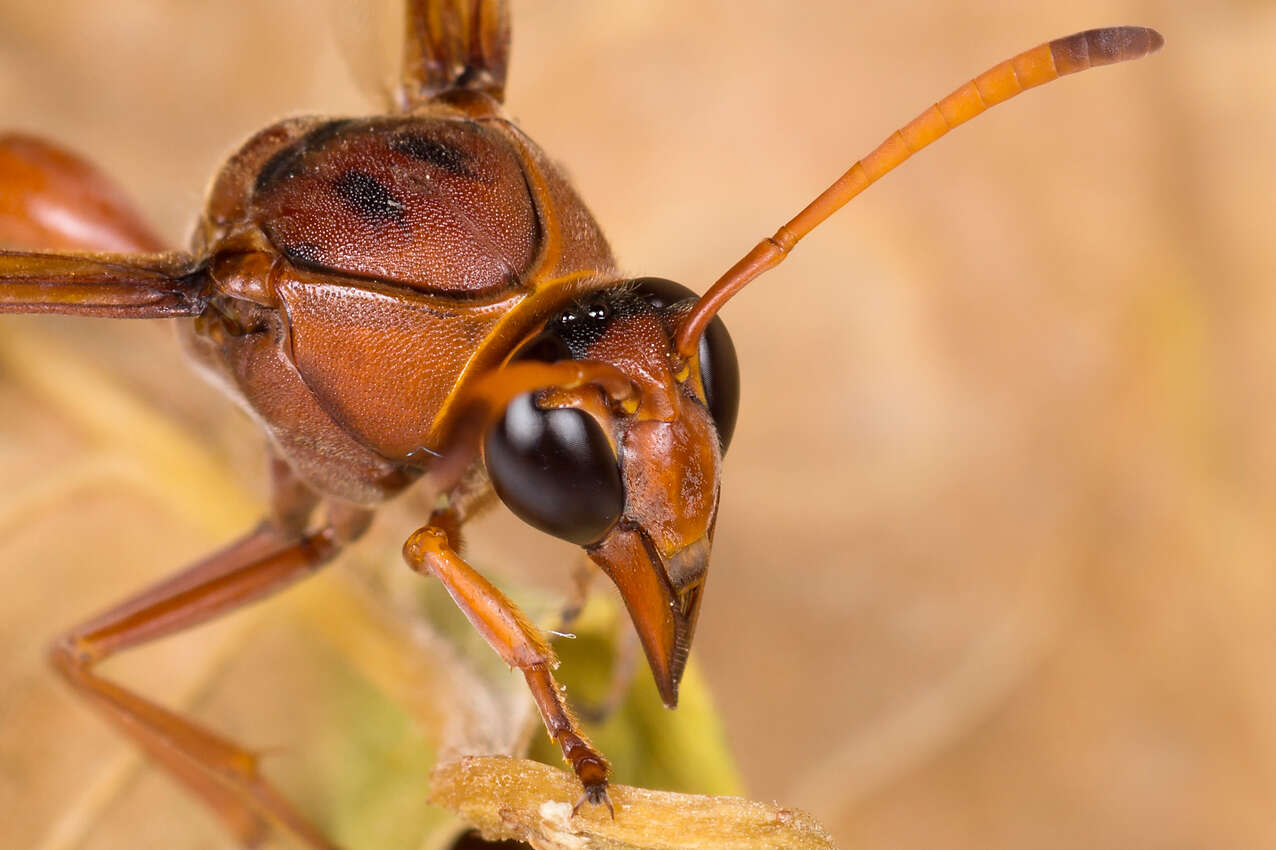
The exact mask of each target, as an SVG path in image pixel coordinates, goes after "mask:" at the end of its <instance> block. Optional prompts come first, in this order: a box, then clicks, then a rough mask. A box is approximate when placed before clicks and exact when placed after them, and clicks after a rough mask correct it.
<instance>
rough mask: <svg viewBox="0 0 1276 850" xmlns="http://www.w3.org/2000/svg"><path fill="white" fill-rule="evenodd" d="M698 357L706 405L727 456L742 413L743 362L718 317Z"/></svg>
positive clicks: (703, 340)
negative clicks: (741, 371) (741, 380)
mask: <svg viewBox="0 0 1276 850" xmlns="http://www.w3.org/2000/svg"><path fill="white" fill-rule="evenodd" d="M699 354H700V383H702V384H704V396H705V404H706V405H707V406H708V408H709V415H711V416H712V417H713V424H714V425H716V426H718V440H719V441H720V442H721V443H722V453H723V454H724V455H725V454H726V453H727V445H728V444H729V443H730V442H731V435H732V434H734V433H735V420H736V415H737V414H739V412H740V361H739V360H737V359H736V356H735V344H734V343H732V342H731V334H729V333H727V326H726V325H724V324H723V323H722V319H720V318H718V317H717V316H714V317H713V320H712V321H711V322H709V327H707V328H705V332H704V336H702V337H700V350H699Z"/></svg>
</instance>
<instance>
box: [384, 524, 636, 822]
mask: <svg viewBox="0 0 1276 850" xmlns="http://www.w3.org/2000/svg"><path fill="white" fill-rule="evenodd" d="M457 521H458V520H457V518H456V516H455V515H452V514H450V512H446V511H445V512H440V513H438V514H436V515H435V516H434V517H432V518H431V521H430V525H428V526H426V527H425V528H422V529H420V530H418V531H417V532H415V533H414V534H413V535H412V536H411V537H409V538H408V541H407V543H405V544H404V545H403V557H404V558H405V559H406V560H407V562H408V565H409V566H411V567H412V569H413V570H415V571H416V572H418V573H421V574H422V575H431V576H434V577H435V578H437V579H439V581H441V582H443V586H444V587H446V588H447V592H448V593H449V594H450V595H451V597H452V600H453V601H454V602H456V604H457V606H458V607H459V608H460V609H461V612H462V613H463V614H465V616H466V618H467V619H468V620H469V621H470V623H471V624H472V625H473V626H474V628H476V629H477V630H478V631H479V634H481V635H483V637H484V638H485V639H486V640H487V642H488V644H489V645H490V646H491V647H492V649H494V650H496V653H497V654H498V655H500V656H501V658H503V659H504V660H505V663H507V664H509V665H510V667H517V668H518V669H520V670H522V671H523V676H524V677H525V678H526V679H527V686H528V687H529V688H530V689H531V691H532V698H533V699H535V700H536V705H537V707H538V708H539V709H540V713H541V719H542V720H544V721H545V728H546V730H548V732H549V736H550V738H552V739H553V740H554V741H555V742H556V743H557V744H558V745H559V747H561V748H562V750H563V758H564V759H566V760H567V762H568V763H569V764H570V765H571V766H572V769H573V770H575V771H576V776H577V777H578V778H579V779H580V781H581V784H582V785H584V787H585V794H584V796H583V797H581V799H580V800H579V801H578V802H577V803H576V808H580V806H581V804H583V803H584V802H585V801H586V800H588V801H589V802H591V803H595V804H605V805H606V806H607V808H608V810H611V808H612V806H611V801H610V800H609V799H608V797H607V777H608V775H609V773H610V767H609V765H608V764H607V759H605V758H604V757H603V755H602V753H600V752H598V750H597V749H595V748H594V745H593V744H591V743H590V742H589V739H588V738H586V737H585V733H584V731H583V730H582V729H581V728H580V724H579V723H578V722H577V720H576V718H575V717H574V716H573V715H572V713H571V709H570V708H568V706H567V701H566V700H565V699H564V698H563V689H562V687H561V686H560V685H559V684H558V683H557V682H556V681H555V680H554V676H553V674H551V673H550V670H552V669H553V668H554V667H556V666H557V664H558V660H557V659H556V658H555V657H554V651H553V650H552V649H550V646H549V644H548V643H547V642H546V640H545V638H544V636H543V635H542V634H541V633H540V631H539V630H538V629H537V628H536V627H535V626H533V625H532V624H531V623H530V622H528V620H527V618H526V617H525V616H524V615H523V612H522V611H520V610H519V609H518V606H516V605H515V604H514V603H513V602H512V601H511V600H510V599H509V597H507V596H506V595H505V594H503V593H501V592H500V591H499V590H497V589H496V587H495V586H494V585H493V584H492V583H491V582H490V581H488V580H487V579H485V578H484V577H483V576H482V575H480V574H479V573H478V571H477V570H475V569H474V568H473V567H471V566H470V565H469V564H467V563H466V562H465V561H463V560H462V559H461V557H460V556H459V555H457V554H456V552H455V551H454V549H453V547H452V544H451V542H450V541H449V540H448V534H447V531H445V530H444V529H445V528H447V527H448V526H454V525H456V524H457ZM614 814H615V813H614V811H613V815H614Z"/></svg>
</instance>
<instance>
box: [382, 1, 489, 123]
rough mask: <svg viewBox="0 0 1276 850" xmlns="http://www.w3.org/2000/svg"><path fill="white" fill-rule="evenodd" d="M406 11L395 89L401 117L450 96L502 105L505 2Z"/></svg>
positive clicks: (436, 4)
mask: <svg viewBox="0 0 1276 850" xmlns="http://www.w3.org/2000/svg"><path fill="white" fill-rule="evenodd" d="M406 5H407V19H406V24H407V26H406V27H405V28H404V36H405V39H404V45H403V74H402V80H401V83H400V89H399V105H400V108H401V109H402V110H403V111H405V112H407V111H410V110H411V109H413V108H414V107H417V106H420V105H421V104H423V103H426V102H428V101H429V100H430V99H432V98H434V97H437V96H439V95H441V94H447V93H449V92H454V91H465V90H471V91H480V92H483V93H484V94H487V95H489V96H490V97H492V98H495V99H496V100H497V101H498V102H499V101H501V100H504V99H505V74H506V71H507V69H508V68H509V51H510V13H509V3H508V2H507V0H408V2H407V4H406Z"/></svg>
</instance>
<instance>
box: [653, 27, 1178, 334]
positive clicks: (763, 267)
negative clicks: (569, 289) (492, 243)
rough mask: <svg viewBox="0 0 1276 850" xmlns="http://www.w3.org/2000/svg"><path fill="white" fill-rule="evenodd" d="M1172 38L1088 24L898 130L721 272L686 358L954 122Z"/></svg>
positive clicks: (695, 311) (695, 314) (685, 325)
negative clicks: (855, 202) (814, 237)
mask: <svg viewBox="0 0 1276 850" xmlns="http://www.w3.org/2000/svg"><path fill="white" fill-rule="evenodd" d="M1164 43H1165V39H1163V38H1162V37H1161V34H1160V33H1158V32H1157V31H1156V30H1151V29H1147V28H1145V27H1108V28H1107V29H1098V30H1086V31H1085V32H1080V33H1077V34H1076V35H1070V36H1067V37H1066V38H1056V39H1055V40H1054V41H1051V42H1047V43H1046V44H1042V45H1039V46H1037V47H1034V48H1032V49H1031V50H1025V51H1024V52H1023V53H1020V54H1019V55H1018V56H1015V57H1013V58H1011V59H1007V60H1006V61H1005V62H1002V63H1001V64H1000V65H996V66H994V67H992V68H989V69H988V70H987V71H984V72H983V73H982V74H980V75H979V76H978V77H975V78H974V79H973V80H971V81H970V82H968V83H966V84H965V85H963V86H961V87H960V88H958V89H957V90H956V91H954V92H953V93H952V94H950V95H948V97H945V98H944V99H943V100H941V101H939V102H938V103H936V104H934V105H933V106H931V107H930V108H929V109H927V110H926V111H925V112H923V113H922V114H921V115H918V116H917V117H916V118H914V119H913V120H912V121H910V122H909V123H908V124H907V125H905V126H904V127H902V128H900V129H899V130H896V131H895V132H894V133H892V134H891V135H890V137H888V138H887V139H886V141H884V142H882V143H881V144H880V145H878V146H877V149H876V150H874V151H873V152H872V153H870V154H869V155H868V156H866V157H864V158H863V159H861V160H860V161H859V162H857V163H855V164H854V165H852V166H851V167H850V170H848V171H847V172H846V173H845V174H843V175H842V176H841V177H840V178H838V180H837V182H836V183H834V184H833V185H832V186H829V187H828V188H827V189H825V190H824V192H823V194H821V195H820V196H819V197H818V198H816V199H815V200H814V201H812V202H811V203H810V204H809V205H808V206H807V207H806V209H804V210H802V211H801V212H800V213H798V214H797V215H796V216H794V217H793V219H792V220H791V221H790V222H789V223H787V224H785V225H784V226H783V227H781V228H780V229H779V230H777V231H776V232H775V235H774V236H772V237H770V238H768V239H763V240H762V241H761V242H759V243H758V244H757V247H755V248H754V249H753V250H752V251H750V252H749V253H747V254H745V255H744V257H743V259H741V260H740V261H739V262H738V263H736V264H735V265H734V266H732V267H731V268H730V269H729V270H727V273H726V274H724V275H723V276H722V277H720V278H718V280H717V282H716V283H714V284H713V286H711V287H709V290H708V291H707V292H706V293H705V294H704V295H702V296H701V297H700V299H699V300H698V301H697V302H696V303H695V306H694V307H692V308H691V311H690V312H689V313H687V315H686V316H685V317H684V318H683V320H682V324H681V325H680V326H679V328H678V336H677V340H676V343H677V350H678V354H679V356H681V357H684V358H686V357H690V356H691V355H692V354H693V353H695V350H696V346H697V345H699V343H700V335H701V334H703V333H704V329H705V328H706V327H708V325H709V321H710V320H711V319H712V318H713V317H714V316H715V315H717V313H718V311H719V310H720V309H722V305H723V304H725V303H727V301H728V300H729V299H730V298H731V296H733V295H735V294H736V293H737V292H739V291H740V290H741V289H743V288H744V287H745V286H746V285H747V284H748V283H749V281H751V280H753V279H754V278H755V277H757V276H758V275H760V274H762V273H763V272H765V271H767V270H768V269H772V268H775V267H776V266H778V265H779V264H780V263H781V262H783V261H784V258H785V257H787V256H788V254H789V251H791V250H793V246H794V245H796V244H797V243H798V242H799V241H800V240H801V239H802V237H804V236H806V235H807V234H808V233H810V232H811V231H812V230H814V229H815V228H816V227H818V226H819V225H820V224H821V223H822V222H823V221H824V220H825V219H827V218H828V217H829V216H831V215H832V214H833V213H835V212H837V211H838V210H840V209H841V208H842V207H843V206H844V205H845V204H846V202H847V201H849V200H850V199H851V198H854V197H855V196H856V195H858V194H859V193H860V192H862V191H864V190H865V189H867V188H868V187H869V186H871V185H873V183H875V182H876V181H877V180H878V179H879V178H881V177H882V176H883V175H885V174H886V173H887V172H889V171H890V170H891V169H893V168H895V166H897V165H899V164H900V163H902V162H903V161H904V160H906V159H908V158H909V157H910V156H912V155H913V154H915V153H916V152H917V151H919V150H921V149H922V148H924V147H926V146H927V145H929V144H930V143H931V142H933V141H935V140H936V139H938V138H939V137H940V136H942V135H944V134H945V133H947V132H948V131H949V130H951V129H953V128H954V127H956V126H957V125H959V124H964V123H966V122H967V121H969V120H970V119H971V118H974V117H975V116H976V115H978V114H979V113H981V112H983V111H984V110H985V109H987V108H988V107H990V106H995V105H996V104H998V103H1001V102H1002V101H1004V100H1009V99H1010V98H1012V97H1014V96H1015V95H1017V94H1019V93H1020V92H1022V91H1025V90H1026V89H1030V88H1033V87H1035V86H1039V85H1042V84H1043V83H1048V82H1050V81H1051V80H1054V79H1057V78H1059V77H1062V76H1064V75H1065V74H1075V73H1076V72H1077V71H1084V70H1085V69H1086V68H1092V67H1095V66H1097V65H1111V64H1113V63H1115V62H1124V61H1126V60H1127V59H1138V58H1140V57H1143V56H1146V55H1147V54H1149V53H1151V52H1153V51H1154V50H1157V49H1158V48H1160V46H1161V45H1162V44H1164Z"/></svg>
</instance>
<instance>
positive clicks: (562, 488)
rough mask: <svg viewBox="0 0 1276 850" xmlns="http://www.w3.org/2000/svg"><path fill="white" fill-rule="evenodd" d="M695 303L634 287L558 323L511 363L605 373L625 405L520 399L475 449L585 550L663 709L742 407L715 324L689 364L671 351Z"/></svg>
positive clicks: (687, 643) (521, 507) (536, 519)
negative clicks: (614, 373) (605, 581)
mask: <svg viewBox="0 0 1276 850" xmlns="http://www.w3.org/2000/svg"><path fill="white" fill-rule="evenodd" d="M694 299H695V295H694V293H692V292H691V291H690V290H688V289H686V288H685V287H682V286H680V285H679V284H676V283H673V282H672V281H667V280H661V279H657V278H643V279H639V280H636V281H632V282H628V283H624V284H620V285H618V286H617V287H614V288H612V289H608V290H603V291H600V292H596V293H593V294H592V295H590V296H586V297H585V298H583V299H581V300H579V301H577V302H576V303H574V304H572V305H571V306H570V307H568V308H567V309H565V310H563V311H561V312H560V313H558V314H557V315H555V316H554V317H553V318H551V319H550V321H549V322H548V323H547V324H546V326H545V328H544V329H543V330H541V331H540V332H539V333H538V334H537V335H536V336H533V337H532V338H531V339H530V340H528V341H527V342H526V343H524V344H523V345H522V346H520V347H519V349H518V350H517V351H516V352H515V354H514V356H513V359H515V360H519V359H533V360H545V361H557V360H567V359H576V360H595V361H600V362H604V363H609V364H611V365H613V366H615V367H616V368H617V369H619V370H620V371H621V372H623V373H624V374H625V375H626V376H627V377H628V378H629V379H630V381H631V382H632V383H633V385H634V388H635V390H636V393H635V395H634V396H633V398H631V399H629V400H626V401H625V402H622V403H621V404H620V405H615V404H612V403H610V402H608V401H607V400H606V399H605V398H604V397H603V395H602V394H601V393H599V392H597V391H596V390H594V389H592V388H589V387H586V388H582V389H578V390H572V391H570V392H566V391H560V390H550V391H546V392H542V393H539V394H536V393H527V394H525V395H523V396H519V397H518V398H516V399H514V400H513V401H512V402H511V403H510V404H509V405H508V407H507V408H506V411H505V415H504V417H503V418H502V420H501V421H500V422H499V423H498V424H497V425H496V427H494V428H492V429H491V430H490V431H489V432H488V434H487V436H486V439H485V441H484V459H485V462H486V465H487V469H488V473H489V474H490V476H491V478H492V483H493V485H494V487H495V488H496V492H497V493H498V495H500V497H501V499H502V500H503V501H504V502H505V503H506V504H507V505H508V506H509V507H510V509H511V510H513V511H514V512H515V513H516V514H518V515H519V516H520V517H522V518H523V519H524V520H525V521H527V522H528V523H529V524H531V525H534V526H536V527H537V528H540V529H541V530H543V531H546V532H548V533H550V534H553V535H555V536H557V537H561V538H563V539H565V540H570V541H572V542H574V543H578V544H580V545H581V546H583V547H584V548H585V551H586V552H587V553H588V554H589V556H590V558H592V559H593V561H594V562H595V563H596V564H598V566H599V567H601V568H602V570H603V571H604V572H605V573H607V575H608V576H610V577H611V579H612V581H614V582H615V583H616V586H617V588H618V589H619V590H620V594H621V596H622V597H623V598H624V600H625V605H626V607H627V608H628V609H629V614H630V617H631V619H632V620H633V623H634V627H635V629H636V630H637V631H638V635H639V637H640V638H641V640H642V644H643V648H644V650H645V651H646V654H647V660H648V662H649V664H650V665H651V670H652V674H653V675H654V676H655V680H656V684H657V686H658V688H659V690H660V694H661V697H662V698H663V699H664V701H665V703H666V704H667V705H669V706H671V707H672V706H673V705H675V704H676V703H677V700H678V682H679V681H680V680H681V678H682V673H683V670H684V669H685V667H686V661H687V653H688V651H689V649H690V647H691V638H692V635H693V633H694V630H695V623H696V617H697V615H698V613H699V609H700V600H701V597H702V593H703V588H704V581H705V576H706V574H707V571H708V564H709V549H710V543H711V540H712V537H713V527H714V522H715V520H716V518H717V507H718V489H719V481H720V472H721V466H722V455H723V452H724V451H725V449H726V445H727V442H728V441H729V440H730V437H731V433H732V431H733V430H734V427H735V416H736V409H737V404H738V397H739V372H738V366H737V363H736V357H735V349H734V347H733V346H732V344H731V339H730V337H729V336H728V335H727V332H726V328H725V326H723V324H722V322H721V320H718V319H715V320H714V322H713V323H712V324H711V325H710V328H709V331H708V332H707V333H706V334H705V335H704V337H703V339H702V342H701V344H700V347H699V350H698V352H697V353H696V355H695V356H693V357H692V358H691V359H690V360H687V361H682V360H681V359H680V358H678V357H677V356H676V354H675V352H674V348H673V343H672V339H673V336H674V333H675V331H676V327H677V323H678V320H679V318H680V317H681V316H682V315H683V313H684V312H685V311H686V310H687V309H688V308H689V307H690V304H691V303H692V301H694Z"/></svg>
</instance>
